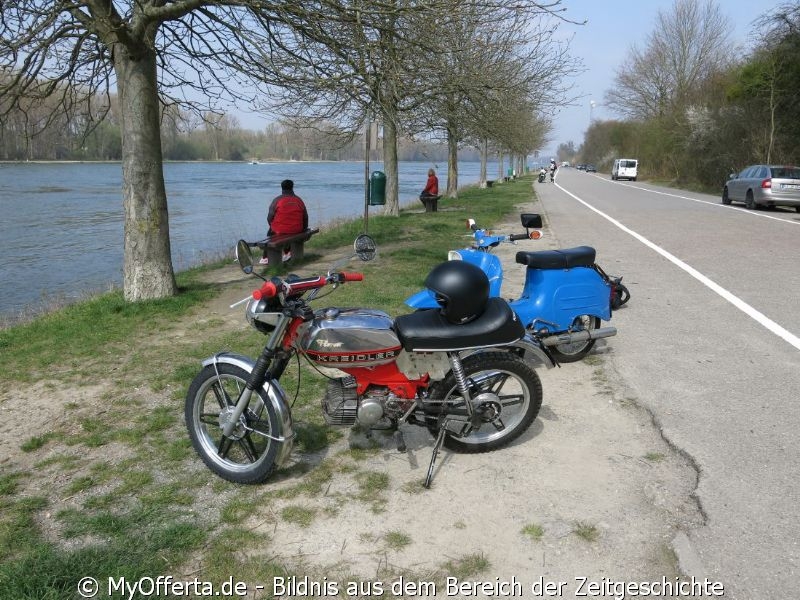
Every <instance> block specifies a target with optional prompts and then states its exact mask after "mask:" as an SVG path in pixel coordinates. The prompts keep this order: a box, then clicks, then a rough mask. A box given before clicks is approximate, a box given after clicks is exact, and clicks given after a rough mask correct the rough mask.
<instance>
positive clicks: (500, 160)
mask: <svg viewBox="0 0 800 600" xmlns="http://www.w3.org/2000/svg"><path fill="white" fill-rule="evenodd" d="M503 162H504V157H503V153H502V152H500V153H499V154H498V155H497V164H499V165H500V166H499V167H498V169H497V179H498V180H499V181H503Z"/></svg>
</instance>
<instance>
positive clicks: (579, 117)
mask: <svg viewBox="0 0 800 600" xmlns="http://www.w3.org/2000/svg"><path fill="white" fill-rule="evenodd" d="M717 3H718V6H719V7H720V10H721V12H722V13H723V14H724V15H725V16H726V17H727V18H728V19H729V21H730V23H731V28H732V31H731V38H730V39H731V51H732V52H739V53H744V52H746V50H747V49H748V48H751V47H752V39H753V38H752V34H753V32H754V28H755V27H754V24H753V21H754V20H756V19H757V18H758V17H760V16H761V15H763V14H764V13H766V12H769V11H771V10H772V9H774V8H776V7H777V6H779V5H781V4H784V3H785V2H784V1H780V0H717ZM562 6H563V7H564V8H566V9H567V10H566V11H565V13H564V16H565V17H567V18H569V19H570V20H572V21H576V22H583V21H584V20H586V21H587V23H586V24H585V25H570V24H568V23H564V24H562V25H561V27H560V29H561V30H562V31H561V35H562V36H563V37H564V38H565V39H566V38H569V37H570V36H572V35H573V34H574V37H572V41H571V42H570V54H572V55H573V56H575V57H578V58H580V59H581V61H582V62H583V66H584V69H585V70H584V72H582V73H580V74H578V75H577V76H576V77H575V78H573V79H571V80H570V81H571V82H572V83H573V84H574V88H573V90H572V95H575V96H580V98H579V99H578V100H577V101H576V104H575V105H574V106H565V107H563V108H561V109H560V110H558V111H557V112H556V113H555V116H554V118H553V125H554V128H553V133H552V135H551V138H552V139H551V140H550V142H549V143H548V144H547V145H546V146H545V148H543V149H542V150H541V153H540V156H541V157H543V158H545V159H546V160H549V158H550V157H551V156H555V150H556V148H557V147H558V145H559V144H561V143H565V142H568V141H570V140H572V142H573V143H574V144H575V148H576V149H577V148H578V147H579V146H580V145H581V143H582V142H583V135H584V133H585V132H586V130H587V129H588V127H589V119H590V117H591V119H592V120H606V119H615V118H620V116H619V115H617V114H615V113H614V112H613V111H611V110H610V109H609V108H607V107H606V106H604V105H603V96H604V94H605V92H606V90H607V89H609V88H610V87H612V85H613V82H614V78H615V74H616V71H617V69H618V68H620V67H621V66H622V65H623V64H624V59H625V57H626V56H627V55H628V53H629V50H630V49H631V47H632V46H633V45H634V44H636V46H637V47H638V48H644V47H645V45H646V41H647V37H648V35H649V34H650V33H651V32H652V31H653V29H654V27H655V23H656V16H657V15H658V12H659V11H662V12H665V13H667V14H668V13H669V12H671V8H672V6H673V0H562ZM592 100H593V101H594V103H595V106H594V108H591V104H590V103H591V101H592Z"/></svg>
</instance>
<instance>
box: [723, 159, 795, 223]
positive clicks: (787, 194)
mask: <svg viewBox="0 0 800 600" xmlns="http://www.w3.org/2000/svg"><path fill="white" fill-rule="evenodd" d="M731 202H744V205H745V206H746V207H747V208H749V209H753V208H760V207H762V206H793V207H794V209H795V210H796V211H797V212H800V167H793V166H786V165H751V166H749V167H746V168H745V169H744V170H742V171H741V172H740V173H738V174H734V173H731V176H730V179H728V181H726V182H725V187H724V188H722V203H723V204H730V203H731Z"/></svg>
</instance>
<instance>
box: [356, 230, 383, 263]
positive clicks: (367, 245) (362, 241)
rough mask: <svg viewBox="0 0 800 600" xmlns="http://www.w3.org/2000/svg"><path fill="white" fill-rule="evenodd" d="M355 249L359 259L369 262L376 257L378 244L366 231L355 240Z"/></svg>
mask: <svg viewBox="0 0 800 600" xmlns="http://www.w3.org/2000/svg"><path fill="white" fill-rule="evenodd" d="M353 250H355V253H356V256H358V258H359V259H361V260H363V261H364V262H369V261H371V260H372V259H373V258H375V255H376V254H377V253H378V246H377V245H376V244H375V240H373V239H372V238H371V237H370V236H368V235H367V234H366V233H362V234H361V235H359V236H358V237H357V238H356V241H355V242H353Z"/></svg>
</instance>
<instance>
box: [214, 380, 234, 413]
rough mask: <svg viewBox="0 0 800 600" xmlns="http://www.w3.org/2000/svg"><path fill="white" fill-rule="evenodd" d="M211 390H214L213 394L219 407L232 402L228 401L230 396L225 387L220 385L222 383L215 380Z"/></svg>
mask: <svg viewBox="0 0 800 600" xmlns="http://www.w3.org/2000/svg"><path fill="white" fill-rule="evenodd" d="M211 390H212V391H213V392H214V396H216V398H217V403H218V404H219V407H220V408H225V407H227V406H230V405H231V404H233V403H232V402H231V401H230V397H229V396H228V393H227V392H226V391H225V388H224V387H223V386H222V383H221V382H219V381H217V382H216V383H214V384H213V385H212V386H211Z"/></svg>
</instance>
